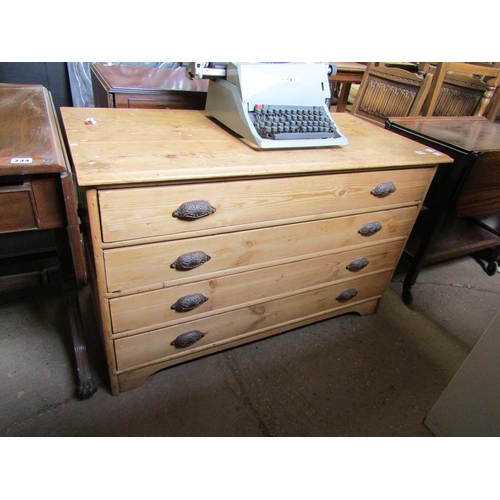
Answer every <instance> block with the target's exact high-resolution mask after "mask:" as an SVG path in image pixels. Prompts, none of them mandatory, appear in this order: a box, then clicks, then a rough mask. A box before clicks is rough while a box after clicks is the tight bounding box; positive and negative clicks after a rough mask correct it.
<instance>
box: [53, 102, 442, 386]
mask: <svg viewBox="0 0 500 500" xmlns="http://www.w3.org/2000/svg"><path fill="white" fill-rule="evenodd" d="M89 114H90V116H89ZM62 115H63V119H64V125H65V129H66V134H67V138H68V144H69V149H70V153H71V158H72V162H73V164H74V168H75V172H76V175H77V181H78V184H79V186H80V189H81V195H82V202H84V204H85V205H86V206H85V208H86V213H87V217H86V220H87V221H88V231H87V233H86V240H87V243H88V244H89V245H88V247H89V250H88V254H89V257H90V260H91V264H92V265H91V268H93V273H92V275H93V287H94V292H95V293H94V296H95V299H96V304H97V309H98V317H99V320H100V325H101V328H102V337H103V341H104V345H105V351H106V356H107V363H108V369H109V374H110V383H111V391H112V393H113V394H118V393H120V392H122V391H125V390H128V389H131V388H133V387H136V386H138V385H140V384H142V383H143V382H144V381H145V379H146V378H147V377H149V376H150V375H152V374H153V373H155V372H157V371H159V370H161V369H163V368H166V367H168V366H171V365H174V364H177V363H181V362H184V361H188V360H192V359H195V358H197V357H200V356H203V355H206V354H210V353H213V352H216V351H220V350H222V349H226V348H230V347H234V346H237V345H239V344H243V343H246V342H251V341H255V340H258V339H261V338H264V337H266V336H269V335H273V334H277V333H281V332H284V331H287V330H291V329H293V328H296V327H299V326H303V325H306V324H309V323H311V322H314V321H319V320H324V319H326V318H331V317H334V316H337V315H340V314H345V313H348V312H356V313H359V314H369V313H373V312H375V311H376V310H377V307H378V304H379V301H380V299H381V297H382V296H383V294H384V291H385V289H386V287H387V286H388V284H389V281H390V279H391V277H392V274H393V272H394V269H395V267H396V264H397V262H398V260H399V258H400V256H401V253H402V250H403V248H404V245H405V242H406V239H407V237H408V235H409V233H410V231H411V229H412V227H413V224H414V222H415V219H416V217H417V214H418V211H419V210H420V207H421V204H422V200H423V199H424V197H425V194H426V192H427V190H428V187H429V184H430V182H431V180H432V178H433V175H434V172H435V169H436V166H437V165H438V164H439V163H445V162H450V161H451V160H450V158H448V157H446V156H443V155H441V156H436V155H434V154H432V153H431V152H425V151H421V146H419V145H418V144H417V143H415V142H412V141H410V140H407V139H405V138H402V137H399V136H397V135H396V134H392V133H391V132H388V131H385V130H382V129H380V128H378V127H376V126H374V125H371V124H369V123H366V122H364V121H362V120H359V119H357V118H355V117H352V116H350V115H348V114H338V115H335V121H336V122H337V125H338V126H339V127H340V129H341V130H342V132H343V133H344V135H346V137H347V138H348V140H349V145H348V146H344V147H342V148H324V149H323V148H321V149H304V150H293V151H291V150H283V151H259V150H255V149H253V148H251V147H250V146H248V145H246V144H244V143H242V142H241V141H240V140H239V139H238V138H237V137H235V136H233V134H231V133H230V132H228V131H227V130H225V129H224V128H222V127H220V126H219V125H217V124H216V123H214V122H213V121H212V120H211V119H209V118H208V117H206V116H205V114H204V113H203V112H200V111H177V110H166V111H164V110H126V109H97V108H96V109H92V110H89V109H77V108H63V109H62ZM89 117H91V118H92V119H93V120H87V118H89ZM89 122H90V123H89Z"/></svg>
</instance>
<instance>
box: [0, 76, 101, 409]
mask: <svg viewBox="0 0 500 500" xmlns="http://www.w3.org/2000/svg"><path fill="white" fill-rule="evenodd" d="M0 214H1V216H0V234H8V233H9V234H10V233H21V232H24V231H42V230H53V231H54V236H55V241H56V247H57V255H58V260H59V265H60V270H61V275H62V281H63V290H64V294H65V298H66V305H67V310H68V316H69V323H70V328H71V336H72V340H73V346H74V352H75V357H76V364H77V371H78V379H79V382H78V383H79V385H78V396H79V397H80V398H82V399H85V398H88V397H90V396H92V395H93V394H94V393H95V391H96V390H97V387H96V385H95V383H94V381H93V378H92V375H91V373H90V369H89V364H88V359H87V352H86V346H85V340H84V336H83V324H82V319H81V313H80V305H79V302H78V288H79V286H81V285H84V284H86V283H87V275H86V267H85V260H84V256H83V246H82V241H81V234H80V227H79V218H78V214H77V199H76V191H75V185H74V182H73V175H72V172H71V169H70V167H69V163H68V159H67V155H66V151H65V149H64V146H63V140H62V137H61V132H60V129H59V125H58V123H57V118H56V114H55V110H54V105H53V103H52V98H51V95H50V94H49V92H48V91H47V89H45V88H44V87H42V86H41V85H7V84H0ZM8 278H10V277H7V278H6V279H3V278H2V282H1V287H0V290H2V291H8V290H9V289H12V288H17V287H18V280H17V278H15V277H14V278H13V279H12V280H9V279H8Z"/></svg>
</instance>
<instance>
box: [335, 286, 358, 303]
mask: <svg viewBox="0 0 500 500" xmlns="http://www.w3.org/2000/svg"><path fill="white" fill-rule="evenodd" d="M356 295H358V291H357V290H356V289H355V288H349V289H348V290H344V291H343V292H342V293H341V294H340V295H339V296H338V297H336V300H338V301H339V302H347V301H348V300H351V299H352V298H354V297H356Z"/></svg>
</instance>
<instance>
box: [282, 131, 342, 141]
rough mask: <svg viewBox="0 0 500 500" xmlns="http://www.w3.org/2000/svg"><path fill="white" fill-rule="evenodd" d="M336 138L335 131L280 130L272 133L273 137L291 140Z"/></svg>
mask: <svg viewBox="0 0 500 500" xmlns="http://www.w3.org/2000/svg"><path fill="white" fill-rule="evenodd" d="M332 137H333V138H334V139H336V138H337V137H339V134H337V133H336V132H281V133H276V134H273V139H276V140H293V139H298V140H300V139H331V138H332Z"/></svg>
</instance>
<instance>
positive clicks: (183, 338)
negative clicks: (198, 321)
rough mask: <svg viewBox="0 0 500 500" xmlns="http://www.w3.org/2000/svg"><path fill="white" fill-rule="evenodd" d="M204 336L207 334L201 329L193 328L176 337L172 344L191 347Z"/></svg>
mask: <svg viewBox="0 0 500 500" xmlns="http://www.w3.org/2000/svg"><path fill="white" fill-rule="evenodd" d="M204 336H205V334H204V333H202V332H200V331H199V330H191V331H190V332H186V333H182V334H181V335H179V336H178V337H177V338H176V339H174V340H173V341H172V342H170V345H173V346H174V347H189V346H190V345H193V344H194V343H195V342H198V340H200V339H202V338H203V337H204Z"/></svg>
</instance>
